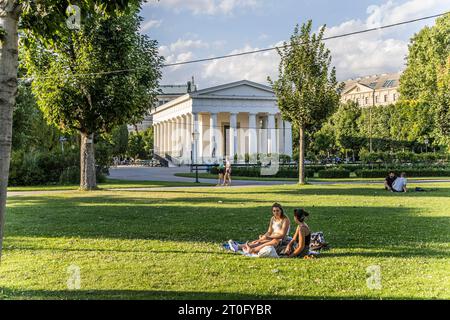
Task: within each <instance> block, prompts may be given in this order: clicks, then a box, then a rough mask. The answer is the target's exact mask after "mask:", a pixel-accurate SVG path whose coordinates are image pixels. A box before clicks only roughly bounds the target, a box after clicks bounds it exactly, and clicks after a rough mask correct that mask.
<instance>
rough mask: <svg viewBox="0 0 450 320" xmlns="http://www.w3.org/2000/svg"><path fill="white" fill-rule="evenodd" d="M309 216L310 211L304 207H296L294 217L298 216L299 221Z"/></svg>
mask: <svg viewBox="0 0 450 320" xmlns="http://www.w3.org/2000/svg"><path fill="white" fill-rule="evenodd" d="M307 216H309V213H308V212H306V211H305V210H304V209H303V208H302V209H294V217H296V218H297V220H298V221H300V222H303V221H304V220H305V218H306V217H307Z"/></svg>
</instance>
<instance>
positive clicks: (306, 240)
mask: <svg viewBox="0 0 450 320" xmlns="http://www.w3.org/2000/svg"><path fill="white" fill-rule="evenodd" d="M307 216H309V213H308V212H306V211H305V210H303V209H295V210H294V218H295V222H296V223H297V224H298V227H297V230H295V234H294V237H293V238H292V240H291V242H289V244H288V245H287V247H286V249H285V251H284V254H285V255H287V256H288V257H289V258H294V257H304V256H306V255H307V254H308V253H309V244H310V243H311V230H310V229H309V227H308V225H307V224H306V223H305V218H306V217H307ZM295 244H297V247H296V248H295V250H293V248H294V245H295Z"/></svg>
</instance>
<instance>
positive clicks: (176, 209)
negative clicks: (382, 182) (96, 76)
mask: <svg viewBox="0 0 450 320" xmlns="http://www.w3.org/2000/svg"><path fill="white" fill-rule="evenodd" d="M411 187H414V186H413V185H412V186H411ZM421 187H423V188H437V190H435V191H433V192H424V193H407V194H393V193H387V192H384V191H383V190H380V186H377V185H375V186H374V185H324V186H318V185H308V186H302V187H299V186H297V185H289V186H288V185H284V186H270V187H257V188H223V189H217V188H211V189H195V188H189V189H184V190H165V191H146V192H144V191H139V190H138V191H127V192H126V191H114V190H113V191H99V192H93V193H86V192H73V193H70V194H67V193H64V194H53V195H52V194H47V195H31V196H28V195H27V196H24V195H23V196H20V197H10V198H8V205H7V207H8V210H7V219H6V226H5V227H6V228H5V236H6V237H5V242H4V246H5V251H4V257H3V261H2V264H1V265H0V299H94V298H96V299H113V298H114V299H175V298H178V299H272V298H275V299H317V298H318V299H344V298H352V299H353V298H355V299H360V298H364V299H366V298H368V299H397V298H399V299H410V298H412V299H433V298H442V299H449V298H450V259H449V258H450V256H449V254H450V184H448V183H441V184H421ZM275 201H277V202H280V203H281V204H282V205H284V207H285V209H286V210H287V212H288V214H289V217H290V218H291V220H292V221H293V219H292V211H293V209H294V208H296V207H304V208H305V209H306V210H308V211H310V212H311V216H310V218H309V221H308V223H309V225H310V227H311V228H312V230H313V231H319V230H321V231H323V232H324V233H325V238H326V240H327V241H328V242H329V243H330V244H331V246H332V249H331V250H329V251H326V252H324V253H323V254H322V255H321V256H320V257H319V258H317V259H313V260H304V259H255V258H247V257H244V256H241V255H235V254H231V253H228V252H225V251H224V250H222V249H221V243H222V242H223V241H226V240H228V239H230V238H233V239H235V240H248V239H252V238H254V237H256V236H257V235H258V234H260V233H262V232H264V231H265V229H266V227H267V223H268V220H269V218H270V214H271V211H270V206H271V204H272V203H273V202H275ZM293 230H294V227H292V228H291V232H292V231H293ZM70 266H76V267H78V268H79V270H80V274H81V289H80V290H68V287H67V282H68V279H69V277H70V276H71V271H70V270H71V269H68V268H69V267H70ZM369 266H379V267H380V268H381V285H382V288H381V289H380V290H374V289H369V288H368V287H367V284H366V281H367V273H366V269H367V267H369Z"/></svg>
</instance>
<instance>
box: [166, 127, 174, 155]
mask: <svg viewBox="0 0 450 320" xmlns="http://www.w3.org/2000/svg"><path fill="white" fill-rule="evenodd" d="M172 121H173V119H169V120H167V138H168V139H167V154H169V155H172V150H173V149H172V132H173V128H172Z"/></svg>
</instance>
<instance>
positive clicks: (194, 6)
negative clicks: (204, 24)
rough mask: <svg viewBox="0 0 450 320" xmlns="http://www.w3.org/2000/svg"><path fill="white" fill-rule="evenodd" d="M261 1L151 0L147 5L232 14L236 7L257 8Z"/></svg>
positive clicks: (174, 9)
mask: <svg viewBox="0 0 450 320" xmlns="http://www.w3.org/2000/svg"><path fill="white" fill-rule="evenodd" d="M260 3H261V1H257V0H162V1H159V2H157V1H155V0H153V1H149V2H147V3H146V4H145V5H147V6H149V5H150V6H161V7H164V8H166V9H169V10H173V11H175V12H177V13H180V12H183V11H190V12H192V13H193V14H198V15H200V14H205V15H217V14H225V15H229V14H232V13H233V12H234V11H235V10H236V9H245V8H250V9H251V8H256V7H257V6H259V5H260Z"/></svg>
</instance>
